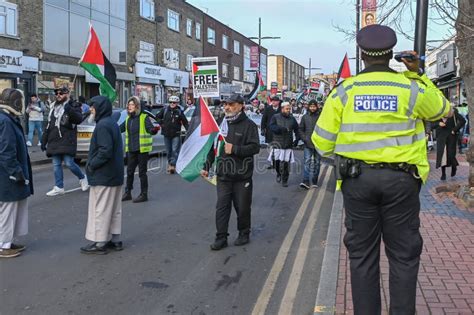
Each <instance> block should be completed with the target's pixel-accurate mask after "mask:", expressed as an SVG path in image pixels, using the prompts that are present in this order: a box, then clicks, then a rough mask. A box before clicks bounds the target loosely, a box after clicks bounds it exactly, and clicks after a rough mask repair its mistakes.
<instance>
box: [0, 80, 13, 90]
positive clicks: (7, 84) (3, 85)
mask: <svg viewBox="0 0 474 315" xmlns="http://www.w3.org/2000/svg"><path fill="white" fill-rule="evenodd" d="M9 88H13V80H9V79H0V93H2V92H3V90H5V89H9Z"/></svg>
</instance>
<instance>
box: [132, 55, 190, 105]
mask: <svg viewBox="0 0 474 315" xmlns="http://www.w3.org/2000/svg"><path fill="white" fill-rule="evenodd" d="M135 75H136V77H137V79H136V82H137V83H136V85H135V89H134V95H136V96H138V97H139V98H140V100H142V101H146V102H147V103H148V104H150V105H154V104H157V105H161V104H166V103H167V102H168V101H167V100H168V98H169V96H171V95H177V96H179V97H180V99H181V102H182V104H184V103H185V102H186V100H185V99H186V94H187V93H188V89H189V73H188V72H186V71H179V70H173V69H168V68H164V67H160V66H155V65H150V64H145V63H139V62H137V63H136V64H135Z"/></svg>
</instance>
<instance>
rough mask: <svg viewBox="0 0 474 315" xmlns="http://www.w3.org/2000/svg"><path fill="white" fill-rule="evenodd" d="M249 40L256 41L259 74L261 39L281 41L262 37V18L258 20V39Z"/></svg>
mask: <svg viewBox="0 0 474 315" xmlns="http://www.w3.org/2000/svg"><path fill="white" fill-rule="evenodd" d="M249 39H258V72H260V64H261V62H260V55H261V54H260V49H261V46H262V39H281V37H279V36H276V37H275V36H263V37H262V18H260V17H259V18H258V37H249Z"/></svg>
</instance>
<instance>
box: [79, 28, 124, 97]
mask: <svg viewBox="0 0 474 315" xmlns="http://www.w3.org/2000/svg"><path fill="white" fill-rule="evenodd" d="M79 65H80V66H81V67H82V68H84V70H86V71H87V72H89V73H90V74H91V75H92V76H93V77H94V78H96V79H97V80H99V82H100V88H99V89H100V95H104V96H107V97H108V98H109V99H110V101H111V102H113V101H115V99H116V98H117V92H116V91H115V81H116V79H117V75H116V74H115V68H114V66H113V65H112V64H111V63H110V61H109V60H108V59H107V57H105V54H104V52H103V51H102V48H101V47H100V42H99V38H98V37H97V34H96V33H95V31H94V29H93V28H92V25H90V32H89V42H88V43H87V48H86V50H85V51H84V54H83V55H82V58H81V60H79Z"/></svg>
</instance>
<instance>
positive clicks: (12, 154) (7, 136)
mask: <svg viewBox="0 0 474 315" xmlns="http://www.w3.org/2000/svg"><path fill="white" fill-rule="evenodd" d="M23 114H24V104H23V93H22V92H21V91H20V90H16V89H10V88H9V89H4V90H3V92H2V93H1V95H0V148H1V151H0V258H12V257H17V256H19V255H20V254H21V251H23V250H24V249H25V246H23V245H19V244H14V243H13V240H14V238H15V237H17V236H22V235H26V234H27V233H28V197H29V196H31V195H32V194H33V178H32V171H31V163H30V158H29V156H28V149H27V146H26V142H25V136H24V133H23V128H22V126H21V123H20V117H21V116H22V115H23Z"/></svg>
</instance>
